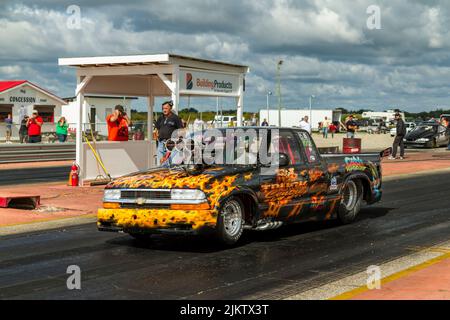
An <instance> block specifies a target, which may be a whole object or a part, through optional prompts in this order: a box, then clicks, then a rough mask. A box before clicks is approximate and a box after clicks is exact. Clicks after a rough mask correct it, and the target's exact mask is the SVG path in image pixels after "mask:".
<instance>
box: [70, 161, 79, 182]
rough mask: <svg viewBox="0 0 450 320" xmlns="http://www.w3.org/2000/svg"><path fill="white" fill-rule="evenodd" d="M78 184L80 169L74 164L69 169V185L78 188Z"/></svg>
mask: <svg viewBox="0 0 450 320" xmlns="http://www.w3.org/2000/svg"><path fill="white" fill-rule="evenodd" d="M79 184H80V167H79V166H78V165H77V164H76V163H75V162H74V163H73V164H72V167H71V169H70V185H71V186H72V187H78V185H79Z"/></svg>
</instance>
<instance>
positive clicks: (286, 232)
mask: <svg viewBox="0 0 450 320" xmlns="http://www.w3.org/2000/svg"><path fill="white" fill-rule="evenodd" d="M449 180H450V173H446V174H440V175H434V176H433V175H430V176H421V177H418V178H417V177H416V178H414V179H404V180H397V181H390V182H386V183H385V186H384V192H385V193H384V200H383V202H382V203H379V204H377V205H376V206H372V207H365V208H364V209H363V210H362V212H361V215H360V217H359V219H358V221H357V222H355V223H354V224H351V225H346V226H339V225H337V224H336V223H327V224H324V223H306V224H300V225H295V226H289V227H285V228H282V229H278V230H274V231H271V232H265V233H257V232H247V234H246V236H245V238H244V242H243V244H242V245H241V246H239V247H237V248H233V249H226V250H225V249H220V248H218V247H217V246H216V244H215V243H214V242H212V241H210V240H209V239H205V238H196V237H170V236H160V237H157V238H156V239H155V240H154V241H153V242H152V243H151V244H142V243H139V242H137V241H135V240H133V239H132V238H130V237H129V236H127V235H121V234H110V233H102V232H97V231H96V228H95V226H94V225H84V226H77V227H73V228H68V229H65V230H50V231H45V232H39V233H35V234H27V235H16V236H9V237H3V238H0V298H1V299H23V298H26V299H42V298H45V299H61V298H62V299H90V298H98V299H105V298H113V299H131V298H133V299H183V298H185V299H186V298H187V299H212V298H217V299H239V298H252V299H256V298H265V299H277V298H283V297H286V296H289V295H292V294H296V293H299V292H301V291H304V290H307V289H310V288H313V287H315V286H318V285H321V284H325V283H327V282H330V281H333V280H336V279H339V278H342V277H345V276H347V275H350V274H353V273H355V272H360V271H363V270H365V269H366V268H367V267H368V266H370V265H372V264H380V263H382V262H385V261H388V260H391V259H394V258H397V257H400V256H403V255H407V254H410V253H411V248H412V247H416V246H430V245H433V244H437V243H440V242H443V241H445V240H448V239H449V238H450V219H449V217H450V209H448V208H450V197H449V196H448V195H449V194H450V185H449V183H448V181H449ZM73 264H75V265H78V266H80V268H81V272H82V282H81V286H82V289H81V290H79V291H77V290H75V291H69V290H67V288H66V279H67V277H68V275H67V274H66V269H67V267H68V266H69V265H73Z"/></svg>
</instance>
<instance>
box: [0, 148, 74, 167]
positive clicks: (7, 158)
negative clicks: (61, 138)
mask: <svg viewBox="0 0 450 320" xmlns="http://www.w3.org/2000/svg"><path fill="white" fill-rule="evenodd" d="M74 159H75V143H55V144H53V143H52V144H46V143H42V144H10V145H0V163H20V162H34V161H55V160H74Z"/></svg>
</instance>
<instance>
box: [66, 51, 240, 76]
mask: <svg viewBox="0 0 450 320" xmlns="http://www.w3.org/2000/svg"><path fill="white" fill-rule="evenodd" d="M58 62H59V65H61V66H72V67H92V66H98V67H103V66H127V65H145V64H172V63H176V64H179V65H181V66H190V65H191V64H192V63H196V62H197V63H207V64H211V65H214V64H215V65H222V66H228V67H233V68H241V69H243V72H248V71H249V67H248V66H245V65H240V64H233V63H228V62H222V61H215V60H207V59H201V58H194V57H188V56H182V55H177V54H171V53H166V54H151V55H129V56H104V57H79V58H60V59H59V60H58Z"/></svg>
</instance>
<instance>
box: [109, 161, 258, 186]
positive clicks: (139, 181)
mask: <svg viewBox="0 0 450 320" xmlns="http://www.w3.org/2000/svg"><path fill="white" fill-rule="evenodd" d="M250 171H252V168H251V167H238V166H236V167H233V166H214V167H207V168H204V169H200V170H196V171H191V172H188V171H185V170H183V169H182V168H177V169H166V168H156V169H152V170H148V171H143V172H137V173H133V174H130V175H127V176H124V177H121V178H118V179H115V180H114V181H112V182H111V183H109V184H108V186H107V187H106V188H107V189H185V188H189V189H200V190H203V191H205V192H206V191H209V190H210V189H211V185H213V184H214V185H217V184H224V185H225V186H229V187H231V186H232V185H234V181H235V180H236V178H237V177H238V176H239V175H241V174H245V173H248V172H250Z"/></svg>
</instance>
